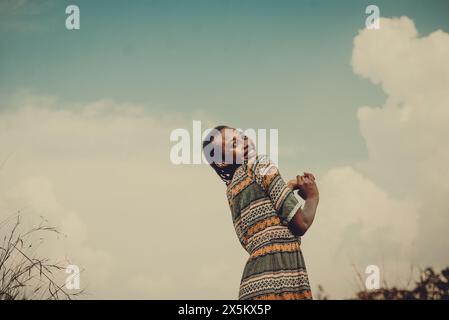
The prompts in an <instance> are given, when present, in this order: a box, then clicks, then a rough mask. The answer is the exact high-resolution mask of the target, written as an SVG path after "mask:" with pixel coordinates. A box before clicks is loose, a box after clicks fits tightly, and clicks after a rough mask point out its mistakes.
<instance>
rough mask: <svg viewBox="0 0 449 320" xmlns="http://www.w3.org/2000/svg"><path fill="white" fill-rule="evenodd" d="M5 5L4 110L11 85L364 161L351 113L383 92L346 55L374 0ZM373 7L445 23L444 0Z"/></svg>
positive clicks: (309, 156)
mask: <svg viewBox="0 0 449 320" xmlns="http://www.w3.org/2000/svg"><path fill="white" fill-rule="evenodd" d="M14 3H15V1H10V2H9V5H8V3H6V4H4V5H2V7H0V8H1V10H2V11H1V13H0V15H1V20H2V22H1V24H0V26H1V29H0V41H1V45H0V57H1V59H0V94H1V96H2V97H3V101H4V104H3V105H2V106H1V107H2V108H6V107H7V105H8V103H7V101H8V99H10V97H11V96H12V95H13V94H14V93H15V92H18V90H20V89H26V90H31V91H33V92H34V93H36V94H42V95H54V96H58V97H59V98H61V99H63V100H64V101H70V102H73V103H84V102H89V101H95V100H98V99H103V98H106V99H113V100H116V101H120V102H128V103H143V104H146V105H147V106H148V109H149V112H152V113H155V114H161V113H168V114H169V113H171V112H181V113H182V114H183V115H184V116H185V117H187V118H189V117H191V118H198V117H197V116H196V115H197V114H198V112H200V113H205V114H207V115H208V116H210V117H212V118H213V119H216V120H217V122H218V123H227V124H230V125H233V126H237V127H241V128H279V130H280V131H279V132H280V140H281V141H280V142H281V147H282V145H283V143H284V142H286V141H290V142H294V141H299V142H300V144H298V149H297V150H293V151H294V152H293V154H296V155H298V154H299V156H300V157H301V159H303V160H304V161H305V162H306V163H313V166H314V168H317V169H318V168H327V167H328V166H332V165H338V164H342V163H346V162H348V161H357V160H360V159H363V158H364V157H365V146H364V142H363V139H362V137H361V135H360V133H359V128H358V121H357V119H356V110H357V108H358V107H360V106H361V105H380V104H382V101H383V100H384V98H385V96H384V94H383V92H382V90H381V88H379V87H376V86H374V85H372V84H371V83H369V82H368V81H366V80H363V79H361V78H360V77H358V76H357V75H354V74H353V72H352V69H351V65H350V58H351V52H352V46H353V43H352V41H353V38H354V36H355V35H356V34H357V32H358V30H359V29H361V28H363V27H364V23H365V18H366V15H365V13H364V11H365V8H366V6H367V5H368V4H372V3H374V2H372V1H339V2H338V3H337V2H336V1H312V0H309V1H285V0H284V1H215V0H213V1H127V2H123V1H32V2H31V1H30V2H28V1H24V2H23V4H21V5H17V6H16V5H15V4H14ZM17 3H18V4H20V3H22V2H21V1H17ZM69 4H77V5H78V6H79V7H80V11H81V30H79V31H68V30H66V29H65V27H64V23H65V18H66V14H65V7H66V6H67V5H69ZM375 4H376V5H378V6H379V7H380V12H381V16H384V17H394V16H402V15H406V16H409V17H411V18H412V19H413V20H414V21H415V23H416V25H417V28H418V30H419V31H420V33H421V34H423V35H426V34H427V33H428V32H430V31H433V30H435V29H443V30H446V31H448V30H449V19H448V17H447V14H448V13H449V10H448V9H449V4H448V2H447V1H436V0H433V1H411V0H407V1H377V2H375ZM14 7H15V8H14ZM5 101H6V102H5ZM198 120H201V119H198ZM293 144H294V143H293ZM290 145H291V143H290ZM317 159H320V160H317Z"/></svg>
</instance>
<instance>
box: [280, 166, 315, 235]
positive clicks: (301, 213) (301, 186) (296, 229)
mask: <svg viewBox="0 0 449 320" xmlns="http://www.w3.org/2000/svg"><path fill="white" fill-rule="evenodd" d="M287 185H288V187H289V188H291V189H292V190H298V194H299V195H300V196H301V197H302V198H303V199H304V200H305V203H304V208H299V209H298V210H297V211H296V214H295V215H294V216H293V218H292V219H291V220H290V223H289V228H290V230H291V231H292V233H293V234H294V235H295V236H303V235H304V234H305V233H306V232H307V230H308V229H309V228H310V226H311V225H312V223H313V220H314V218H315V214H316V209H317V207H318V202H319V192H318V187H317V185H316V183H315V177H314V176H313V174H311V173H304V176H297V177H296V182H295V180H290V181H289V182H288V184H287Z"/></svg>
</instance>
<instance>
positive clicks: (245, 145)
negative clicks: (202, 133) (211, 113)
mask: <svg viewBox="0 0 449 320" xmlns="http://www.w3.org/2000/svg"><path fill="white" fill-rule="evenodd" d="M203 152H204V154H205V156H206V159H207V162H208V163H209V164H210V165H211V166H212V168H213V169H214V170H215V171H216V172H217V174H218V175H219V176H220V177H221V178H222V179H223V180H224V181H225V182H229V181H230V180H231V179H232V176H233V175H234V172H235V170H236V169H237V168H238V167H239V166H240V165H241V164H242V163H243V161H244V160H247V159H249V158H252V157H254V156H255V154H256V150H255V145H254V143H253V141H252V140H251V139H250V138H248V137H247V136H246V135H244V134H243V133H242V132H240V131H239V130H237V129H235V128H231V127H228V126H218V127H215V128H214V129H212V130H211V131H210V132H209V134H208V135H207V136H206V138H205V139H204V141H203Z"/></svg>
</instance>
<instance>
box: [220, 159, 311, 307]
mask: <svg viewBox="0 0 449 320" xmlns="http://www.w3.org/2000/svg"><path fill="white" fill-rule="evenodd" d="M227 197H228V201H229V205H230V207H231V212H232V218H233V223H234V227H235V231H236V233H237V236H238V238H239V240H240V243H241V244H242V246H243V247H244V248H245V250H246V251H247V252H248V253H249V255H250V256H249V259H248V261H247V263H246V265H245V269H244V271H243V275H242V279H241V282H240V290H239V299H242V300H262V299H270V300H273V299H282V300H283V299H312V293H311V291H310V285H309V280H308V276H307V271H306V266H305V263H304V258H303V256H302V252H301V249H300V243H301V238H300V237H295V236H294V235H293V234H292V233H291V231H290V229H289V228H288V227H287V224H288V222H289V221H290V220H291V219H292V218H293V215H294V214H295V213H296V211H297V210H298V208H299V207H300V203H299V202H298V200H297V199H296V197H295V196H294V194H293V192H292V191H291V190H290V189H289V188H288V187H287V185H286V183H285V182H284V180H283V179H282V178H281V176H280V174H279V171H278V169H277V168H276V167H275V166H273V164H272V163H271V162H270V160H269V158H268V157H266V156H258V157H257V159H256V160H255V161H253V162H252V163H248V162H247V161H245V162H244V163H243V164H242V165H241V166H240V167H239V168H238V169H237V170H236V171H235V173H234V176H233V177H232V180H231V181H230V182H229V183H228V188H227Z"/></svg>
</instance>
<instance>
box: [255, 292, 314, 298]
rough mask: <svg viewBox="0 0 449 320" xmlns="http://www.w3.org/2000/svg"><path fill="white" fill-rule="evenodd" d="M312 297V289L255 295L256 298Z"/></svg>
mask: <svg viewBox="0 0 449 320" xmlns="http://www.w3.org/2000/svg"><path fill="white" fill-rule="evenodd" d="M303 299H312V292H311V291H310V290H307V291H304V292H286V293H280V294H275V293H272V294H266V295H262V296H258V297H255V298H254V300H303Z"/></svg>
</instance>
